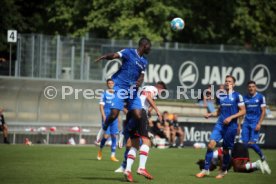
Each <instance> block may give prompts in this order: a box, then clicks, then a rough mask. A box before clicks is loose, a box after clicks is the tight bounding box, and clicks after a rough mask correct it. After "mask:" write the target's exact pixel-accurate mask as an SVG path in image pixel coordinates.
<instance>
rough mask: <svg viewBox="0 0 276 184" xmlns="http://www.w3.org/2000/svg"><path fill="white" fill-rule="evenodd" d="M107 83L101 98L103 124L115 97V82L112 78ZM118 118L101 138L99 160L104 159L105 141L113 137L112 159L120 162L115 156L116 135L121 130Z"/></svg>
mask: <svg viewBox="0 0 276 184" xmlns="http://www.w3.org/2000/svg"><path fill="white" fill-rule="evenodd" d="M106 84H107V88H108V89H107V90H106V91H105V92H104V93H103V94H102V97H101V100H100V111H101V117H102V125H103V123H104V121H105V119H106V117H107V116H108V115H109V114H110V111H111V103H112V98H113V93H114V90H113V87H114V82H113V80H112V79H107V80H106ZM118 126H119V125H118V118H117V119H115V120H114V121H113V122H112V123H111V124H110V126H109V127H108V129H107V131H106V132H105V135H104V137H103V138H102V140H101V143H100V150H99V151H98V156H97V159H98V160H102V149H103V148H104V146H105V142H106V141H107V139H108V138H109V136H110V137H111V157H110V159H111V161H113V162H118V161H119V160H117V158H116V157H115V152H116V142H117V140H116V135H117V134H118V132H119V129H118Z"/></svg>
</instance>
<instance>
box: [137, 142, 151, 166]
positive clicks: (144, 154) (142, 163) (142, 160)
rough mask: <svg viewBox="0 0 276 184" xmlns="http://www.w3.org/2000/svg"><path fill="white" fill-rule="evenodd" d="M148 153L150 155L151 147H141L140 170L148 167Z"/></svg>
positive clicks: (144, 145)
mask: <svg viewBox="0 0 276 184" xmlns="http://www.w3.org/2000/svg"><path fill="white" fill-rule="evenodd" d="M148 153H149V146H148V145H146V144H143V145H142V146H141V147H140V153H139V154H140V162H139V168H141V169H145V167H146V162H147V159H148Z"/></svg>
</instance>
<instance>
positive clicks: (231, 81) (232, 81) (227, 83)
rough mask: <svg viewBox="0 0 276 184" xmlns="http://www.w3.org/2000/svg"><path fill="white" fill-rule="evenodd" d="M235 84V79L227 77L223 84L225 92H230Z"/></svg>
mask: <svg viewBox="0 0 276 184" xmlns="http://www.w3.org/2000/svg"><path fill="white" fill-rule="evenodd" d="M235 82H236V78H235V77H234V76H232V75H227V76H226V77H225V83H224V87H225V90H227V91H229V90H232V89H233V88H234V86H235Z"/></svg>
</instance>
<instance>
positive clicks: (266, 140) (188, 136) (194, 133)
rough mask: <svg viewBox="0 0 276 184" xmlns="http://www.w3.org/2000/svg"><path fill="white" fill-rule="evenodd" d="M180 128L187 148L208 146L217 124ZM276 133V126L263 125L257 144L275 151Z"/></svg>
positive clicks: (184, 125)
mask: <svg viewBox="0 0 276 184" xmlns="http://www.w3.org/2000/svg"><path fill="white" fill-rule="evenodd" d="M180 126H181V127H182V128H183V130H184V132H185V146H193V145H194V144H195V143H205V144H206V145H207V144H208V142H209V138H210V135H211V133H212V130H213V128H214V126H215V124H214V123H189V122H181V123H180ZM275 131H276V126H274V125H262V128H261V131H260V136H259V141H258V142H257V143H258V144H259V145H260V146H261V147H263V148H274V149H275V148H276V134H275Z"/></svg>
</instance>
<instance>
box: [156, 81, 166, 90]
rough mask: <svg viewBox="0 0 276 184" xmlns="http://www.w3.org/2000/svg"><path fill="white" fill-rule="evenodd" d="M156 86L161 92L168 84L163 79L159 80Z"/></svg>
mask: <svg viewBox="0 0 276 184" xmlns="http://www.w3.org/2000/svg"><path fill="white" fill-rule="evenodd" d="M155 87H156V88H157V90H158V92H160V91H162V90H164V89H167V86H166V84H165V83H164V82H163V81H158V82H157V83H156V84H155Z"/></svg>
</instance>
